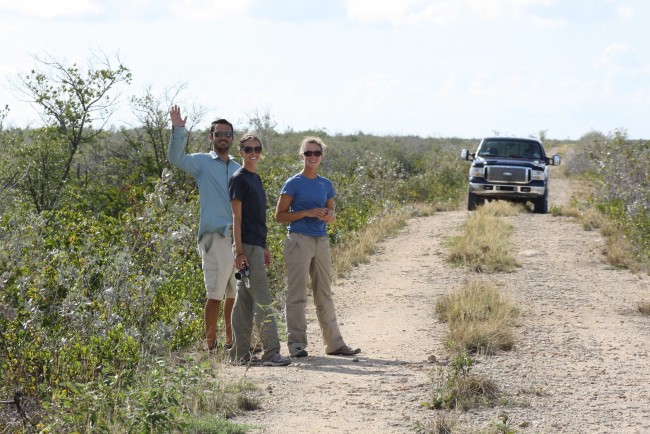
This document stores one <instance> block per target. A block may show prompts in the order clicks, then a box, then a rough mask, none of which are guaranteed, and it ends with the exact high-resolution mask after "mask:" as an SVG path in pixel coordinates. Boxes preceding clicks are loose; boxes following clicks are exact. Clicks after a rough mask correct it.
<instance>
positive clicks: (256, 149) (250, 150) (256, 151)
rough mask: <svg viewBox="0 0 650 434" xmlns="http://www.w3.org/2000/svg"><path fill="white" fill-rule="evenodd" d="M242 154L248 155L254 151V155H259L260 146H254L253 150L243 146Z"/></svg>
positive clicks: (260, 151)
mask: <svg viewBox="0 0 650 434" xmlns="http://www.w3.org/2000/svg"><path fill="white" fill-rule="evenodd" d="M243 149H244V153H246V154H250V153H251V152H253V151H255V153H256V154H261V153H262V147H261V146H255V147H254V148H252V147H250V146H244V148H243Z"/></svg>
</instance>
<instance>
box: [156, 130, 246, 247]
mask: <svg viewBox="0 0 650 434" xmlns="http://www.w3.org/2000/svg"><path fill="white" fill-rule="evenodd" d="M186 137H187V132H186V130H185V128H184V127H180V128H174V129H173V131H172V135H171V138H170V140H169V148H168V158H169V161H170V162H171V163H172V164H173V165H174V166H176V167H178V168H179V169H181V170H182V171H184V172H187V173H189V174H190V175H192V176H193V177H194V179H195V180H196V184H197V185H198V187H199V198H200V202H201V211H200V214H199V234H198V236H199V241H201V238H202V237H203V234H205V233H208V232H218V233H220V234H221V235H223V236H225V235H226V234H227V233H228V232H229V231H230V229H231V227H232V209H231V208H230V195H229V194H228V181H229V180H230V178H231V177H232V175H233V174H234V173H235V172H236V171H237V169H239V168H240V167H241V165H240V164H239V163H237V162H236V161H235V159H234V158H233V157H230V156H229V157H228V161H224V160H222V159H221V158H220V157H219V155H218V154H217V153H216V152H214V151H210V152H200V153H196V154H186V153H185V141H186Z"/></svg>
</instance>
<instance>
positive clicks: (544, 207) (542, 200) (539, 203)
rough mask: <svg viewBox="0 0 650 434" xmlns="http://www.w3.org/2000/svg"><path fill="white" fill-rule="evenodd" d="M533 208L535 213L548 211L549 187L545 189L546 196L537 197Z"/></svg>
mask: <svg viewBox="0 0 650 434" xmlns="http://www.w3.org/2000/svg"><path fill="white" fill-rule="evenodd" d="M533 208H534V209H533V212H534V213H535V214H546V213H547V212H548V188H547V189H546V190H545V191H544V196H542V197H538V198H537V199H535V201H534V202H533Z"/></svg>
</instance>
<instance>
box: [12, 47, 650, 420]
mask: <svg viewBox="0 0 650 434" xmlns="http://www.w3.org/2000/svg"><path fill="white" fill-rule="evenodd" d="M35 61H36V66H35V68H34V71H32V72H31V73H30V74H27V75H25V76H24V77H20V78H19V80H18V83H19V84H18V86H19V87H20V89H19V90H21V91H22V92H23V93H24V94H25V95H26V96H27V97H28V98H29V99H30V100H32V101H35V103H34V105H35V108H36V109H37V110H39V112H40V113H41V115H42V116H41V117H42V119H43V121H44V123H43V125H42V126H39V127H16V126H8V124H7V120H8V119H10V108H9V107H4V108H3V109H1V110H0V372H2V381H1V382H0V401H3V404H1V405H0V426H2V427H6V429H7V431H9V432H202V433H207V432H233V433H235V432H243V431H245V430H246V427H243V426H238V425H234V424H232V423H230V422H229V421H228V420H227V419H228V418H229V417H230V416H232V415H234V414H237V413H239V412H243V411H248V410H252V409H255V408H257V407H258V406H259V402H258V401H257V400H256V398H255V397H256V391H255V390H254V388H253V386H252V385H251V384H249V383H248V382H246V381H245V380H244V379H242V378H227V377H225V376H224V374H223V371H222V370H221V369H220V364H221V363H222V362H221V360H220V358H219V357H214V356H208V354H207V353H205V352H204V351H203V349H202V340H203V336H202V334H203V324H202V321H203V318H202V315H203V302H204V300H203V297H204V289H203V277H202V273H201V270H200V258H199V256H198V252H197V249H196V231H197V225H198V210H199V201H198V190H197V188H196V185H195V184H194V183H193V180H192V179H191V178H190V177H189V176H188V175H186V174H184V173H183V172H181V171H178V170H176V169H174V168H173V167H171V166H170V165H169V164H168V163H167V162H166V160H167V156H166V149H167V148H166V147H167V142H168V139H169V134H170V124H169V120H168V119H169V116H168V113H167V111H168V108H169V107H170V106H171V104H173V103H176V102H177V101H178V100H179V99H180V95H182V90H183V86H182V85H180V86H178V87H175V88H171V89H168V90H165V91H164V92H163V93H162V94H161V95H160V96H157V95H155V94H154V93H153V92H152V91H151V89H147V90H146V91H145V92H144V93H143V94H141V95H135V96H132V97H130V98H127V99H126V101H127V102H128V103H129V104H130V106H131V109H132V110H133V112H134V113H135V114H136V117H137V119H138V120H139V124H138V125H134V126H132V127H131V128H120V129H116V128H112V127H107V125H109V123H108V122H109V119H110V114H111V112H112V110H113V109H115V108H116V107H117V105H118V104H119V103H120V102H121V99H120V96H121V95H122V94H124V93H125V92H128V87H127V86H128V85H129V83H130V81H131V74H130V72H129V70H128V68H127V67H126V66H125V65H123V64H122V63H121V62H120V61H119V59H109V58H107V57H105V56H100V57H93V58H92V59H90V60H89V62H88V66H87V67H86V68H85V69H84V68H82V67H80V66H77V65H67V64H64V63H61V62H58V61H56V60H55V59H51V58H46V59H35ZM188 113H190V120H189V121H190V123H188V129H189V132H190V134H189V138H188V142H187V151H188V152H197V151H206V150H207V149H208V145H209V142H208V140H207V128H205V127H206V126H207V125H209V123H210V121H211V120H212V119H211V118H205V113H206V111H205V109H203V108H201V107H191V108H188ZM252 113H253V114H252V115H251V118H250V119H248V125H245V126H243V127H242V128H241V130H240V131H236V134H237V135H238V136H241V134H242V133H244V132H247V131H248V130H249V129H250V130H255V131H256V132H257V134H258V135H259V136H260V137H262V138H263V141H264V142H265V143H264V145H265V155H266V160H265V161H264V162H263V164H262V165H261V167H260V173H259V174H260V176H261V177H262V181H263V183H264V186H265V188H266V191H267V195H268V198H267V199H268V203H269V210H268V222H269V246H270V249H271V253H272V256H273V263H272V266H271V267H269V270H268V273H269V279H270V284H271V290H272V293H273V294H274V296H275V298H276V300H277V301H278V306H281V305H282V300H283V298H284V268H283V263H282V255H281V252H282V242H283V238H284V236H285V231H286V229H285V228H284V227H283V226H282V225H278V224H275V223H274V221H273V218H272V216H273V207H274V205H275V203H276V202H277V197H278V192H279V190H280V187H281V185H282V183H283V182H284V180H286V178H287V177H288V176H290V175H292V174H294V173H296V172H298V171H299V170H300V165H299V161H298V152H297V147H298V144H299V142H300V140H301V139H302V138H303V137H304V136H306V135H316V136H319V137H321V138H323V140H324V141H325V143H326V144H327V145H328V148H327V149H326V153H325V159H324V161H323V165H322V169H321V173H322V175H324V176H326V177H328V178H330V179H331V180H332V181H333V182H334V185H335V187H336V189H337V193H338V194H337V199H336V204H337V209H336V212H337V221H336V223H335V224H333V225H331V226H330V228H329V231H330V232H329V236H330V240H331V243H332V246H333V249H334V251H335V252H336V254H335V255H334V256H335V260H336V261H337V262H336V264H335V270H336V271H337V273H346V272H349V271H350V267H353V266H354V265H355V264H357V263H360V262H363V261H364V260H366V259H365V258H366V256H367V255H368V254H370V253H372V249H373V244H374V242H375V241H374V240H379V239H381V238H382V237H384V236H386V235H387V234H391V233H394V231H395V230H396V229H397V228H399V227H400V225H402V224H403V222H404V221H406V219H408V218H411V217H414V216H418V215H423V214H427V213H431V212H434V211H437V210H444V209H451V208H455V207H457V206H458V204H459V201H460V198H461V197H465V195H466V191H465V188H466V170H467V168H466V165H465V164H463V162H462V161H461V160H460V159H459V158H458V155H459V151H460V149H461V148H463V147H466V148H472V147H474V146H475V144H476V140H474V139H457V138H421V137H415V136H383V137H379V136H374V135H371V134H364V133H363V132H357V133H356V134H349V135H341V134H330V133H328V131H327V130H325V129H321V130H311V131H293V130H291V129H289V130H286V131H277V129H276V123H275V122H274V121H273V118H272V116H271V115H270V114H269V113H268V112H266V113H259V112H256V111H254V112H252ZM223 115H225V116H226V117H228V116H227V114H223ZM333 128H335V126H333ZM592 139H593V140H592ZM596 139H598V140H596ZM594 143H595V144H598V146H600V147H602V149H601V150H598V151H597V152H596V150H595V149H594V146H595V145H594ZM570 145H571V146H573V144H570ZM571 149H573V147H572V148H571ZM648 149H650V146H649V145H648V143H645V142H639V141H634V142H630V141H628V140H627V139H626V138H625V135H624V134H621V133H617V134H615V135H613V136H612V137H606V136H602V135H597V136H596V135H594V136H593V137H592V136H588V137H586V138H585V139H584V142H583V141H581V142H580V143H578V144H575V150H576V155H577V157H576V161H577V162H580V163H590V165H586V166H585V167H584V168H582V169H580V170H579V169H578V168H576V169H575V172H576V174H577V175H579V176H584V177H586V178H587V179H589V180H590V182H593V183H598V182H599V183H601V188H600V190H599V191H600V192H601V193H602V196H593V197H591V196H590V197H589V198H588V199H586V200H584V201H581V202H580V203H579V204H577V205H576V207H577V208H578V209H579V210H580V211H579V212H580V214H586V213H587V211H586V210H588V209H592V208H596V209H598V210H599V212H601V213H602V214H603V215H604V216H605V218H606V219H608V220H611V221H613V222H614V223H613V225H614V226H615V227H616V228H617V229H619V230H620V231H622V233H623V234H625V236H626V238H627V239H628V240H631V241H630V242H632V243H633V245H634V249H635V252H636V253H635V255H634V257H635V259H636V261H638V262H639V263H643V260H644V259H645V260H646V263H647V259H648V255H649V254H650V248H649V247H648V243H650V240H649V239H648V234H650V230H648V228H650V215H649V214H648V208H647V201H648V196H647V195H648V192H649V191H650V188H648V178H647V175H645V178H639V176H641V175H639V174H640V173H647V170H646V171H643V172H639V171H638V170H639V168H641V167H647V163H648ZM609 153H613V155H614V156H616V158H621V159H623V160H624V162H623V163H618V162H617V161H614V160H615V158H613V157H612V160H611V161H610V160H607V161H603V159H605V157H606V156H607V155H609ZM596 156H598V157H599V158H600V160H596ZM609 163H611V164H617V166H614V167H612V168H611V169H607V170H612V172H611V173H610V172H608V171H605V170H604V169H602V168H601V166H602V165H603V164H609ZM644 163H645V165H644ZM626 164H629V165H630V166H626ZM576 167H577V166H576ZM621 171H625V173H629V174H630V175H634V176H635V177H636V178H635V184H634V189H633V192H634V194H631V193H632V192H631V191H628V190H629V188H630V184H629V183H628V182H627V181H628V180H627V179H625V181H626V182H623V181H624V177H620V176H619V175H620V174H621ZM617 183H618V184H617ZM605 187H606V188H605ZM617 187H620V189H621V190H620V191H619V190H617ZM483 208H484V209H485V211H477V212H476V213H475V216H477V217H476V221H472V223H470V222H469V221H468V228H469V227H470V226H472V225H475V226H477V227H478V228H479V232H484V233H485V232H487V233H490V234H493V236H494V235H495V234H496V232H495V231H496V230H497V229H494V227H499V229H498V230H499V231H503V232H499V233H500V234H501V233H506V234H507V232H508V228H507V225H505V224H504V225H501V224H500V223H495V221H499V220H498V219H496V218H495V217H494V216H490V215H487V214H486V215H484V213H487V212H488V211H489V210H490V209H491V206H485V207H483ZM498 237H499V238H500V239H503V238H507V237H503V236H498ZM462 242H463V243H464V244H465V246H466V247H467V250H465V251H462V253H459V254H458V256H457V259H455V260H457V261H460V263H463V264H465V265H466V266H469V267H470V268H472V269H473V270H477V271H479V270H480V271H497V270H504V271H507V270H508V269H509V268H510V267H515V266H517V264H516V263H515V262H514V261H513V260H511V259H508V260H507V261H505V263H500V262H494V263H492V262H488V263H484V262H481V261H476V260H475V259H474V258H473V256H472V253H471V252H472V251H477V250H475V249H478V251H480V249H486V248H487V249H492V250H494V247H493V246H495V244H494V243H493V242H492V241H488V242H487V243H486V244H478V241H475V240H474V239H468V240H462ZM491 246H492V247H491ZM482 257H485V252H483V255H482ZM495 257H500V258H504V257H505V258H507V257H508V254H507V245H504V246H502V247H499V249H498V251H497V252H496V254H495ZM450 312H451V311H450ZM281 313H282V312H281V311H280V312H279V314H280V315H281ZM447 315H448V318H447V321H450V323H451V321H454V320H453V315H451V314H450V313H448V314H447ZM500 332H502V331H500ZM501 334H502V333H501ZM463 339H464V338H463ZM463 339H461V336H460V335H458V336H457V335H453V337H452V335H450V338H449V340H450V342H452V341H453V342H455V344H454V345H459V343H460V342H461V341H462V340H463ZM468 342H474V343H472V344H467V345H466V346H467V348H468V351H472V350H481V349H485V350H487V349H491V348H501V347H503V345H504V344H503V343H499V344H498V345H496V344H495V343H490V344H487V345H485V343H484V342H483V341H481V339H476V338H474V340H473V341H472V340H471V339H468ZM458 357H459V358H458V359H457V362H455V364H454V365H453V366H454V368H453V369H454V371H452V372H451V373H450V374H449V375H450V376H451V377H449V378H452V379H453V378H456V379H457V378H464V376H465V375H466V373H467V372H469V368H470V367H471V362H470V361H471V358H470V356H468V355H463V354H459V356H458ZM481 390H483V391H484V392H485V393H486V396H491V395H492V394H493V393H494V392H495V388H494V387H493V385H489V384H485V385H483V386H481ZM441 399H442V398H441ZM454 400H457V399H456V398H454V397H449V398H444V399H442V401H440V404H439V405H441V406H447V405H448V403H450V402H452V401H454ZM436 405H438V404H436Z"/></svg>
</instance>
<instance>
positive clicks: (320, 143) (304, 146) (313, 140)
mask: <svg viewBox="0 0 650 434" xmlns="http://www.w3.org/2000/svg"><path fill="white" fill-rule="evenodd" d="M310 143H314V144H315V145H318V147H319V148H320V150H321V152H322V153H323V154H325V148H326V147H327V145H326V144H325V143H324V142H323V140H322V139H321V138H320V137H315V136H308V137H305V138H304V139H302V142H300V148H299V149H298V155H302V153H303V152H305V150H306V149H307V145H308V144H310Z"/></svg>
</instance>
